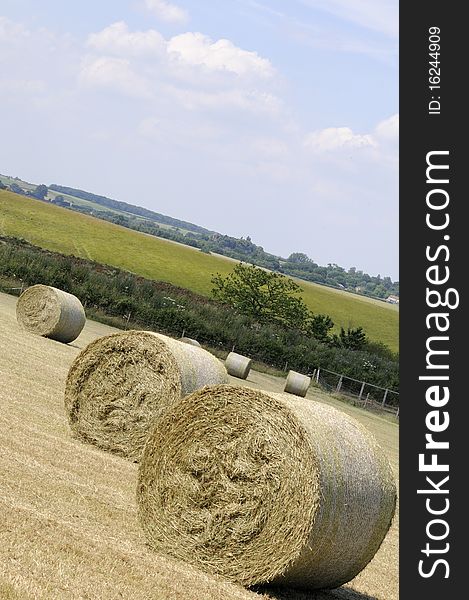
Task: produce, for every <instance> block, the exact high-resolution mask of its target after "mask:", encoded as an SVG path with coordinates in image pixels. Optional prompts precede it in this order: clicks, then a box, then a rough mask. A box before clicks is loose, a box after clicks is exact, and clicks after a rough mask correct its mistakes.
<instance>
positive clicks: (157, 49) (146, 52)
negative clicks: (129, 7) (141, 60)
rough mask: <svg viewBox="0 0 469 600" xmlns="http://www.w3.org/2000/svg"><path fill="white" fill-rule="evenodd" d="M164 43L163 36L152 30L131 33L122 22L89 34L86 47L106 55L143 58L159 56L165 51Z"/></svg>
mask: <svg viewBox="0 0 469 600" xmlns="http://www.w3.org/2000/svg"><path fill="white" fill-rule="evenodd" d="M165 43H166V42H165V39H164V38H163V36H162V35H161V34H160V33H159V32H158V31H155V30H154V29H149V30H148V31H133V32H131V31H129V28H128V27H127V24H126V23H124V21H119V22H117V23H113V24H112V25H109V26H108V27H106V28H104V29H103V30H102V31H99V32H98V33H91V34H90V35H89V36H88V40H87V42H86V45H87V46H88V47H89V48H93V49H94V50H98V51H99V52H104V53H106V54H117V55H120V56H126V57H129V56H132V57H143V56H154V55H159V54H161V53H162V52H164V51H165Z"/></svg>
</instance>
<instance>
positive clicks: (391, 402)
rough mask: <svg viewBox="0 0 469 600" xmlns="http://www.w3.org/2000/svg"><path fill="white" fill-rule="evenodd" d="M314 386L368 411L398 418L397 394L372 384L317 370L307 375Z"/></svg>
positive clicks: (325, 370) (324, 370)
mask: <svg viewBox="0 0 469 600" xmlns="http://www.w3.org/2000/svg"><path fill="white" fill-rule="evenodd" d="M309 375H310V377H311V378H312V379H313V381H315V382H316V384H318V385H320V386H321V387H322V388H323V389H325V390H327V391H328V392H331V393H334V394H340V395H341V396H346V397H348V398H351V399H352V400H353V404H355V405H357V406H361V407H362V408H366V409H368V410H381V411H385V412H388V413H391V414H394V415H395V416H396V417H399V392H396V391H395V390H390V389H388V388H383V387H379V386H377V385H374V384H373V383H367V382H366V381H360V380H358V379H353V378H352V377H347V376H346V375H343V374H341V373H335V372H334V371H328V370H327V369H323V368H317V369H313V371H312V372H311V373H309Z"/></svg>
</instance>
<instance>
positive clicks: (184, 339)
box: [180, 337, 201, 348]
mask: <svg viewBox="0 0 469 600" xmlns="http://www.w3.org/2000/svg"><path fill="white" fill-rule="evenodd" d="M180 341H181V342H184V343H185V344H190V345H191V346H197V347H198V348H201V346H200V344H199V342H198V341H197V340H193V339H192V338H188V337H182V338H181V340H180Z"/></svg>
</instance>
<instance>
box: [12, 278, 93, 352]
mask: <svg viewBox="0 0 469 600" xmlns="http://www.w3.org/2000/svg"><path fill="white" fill-rule="evenodd" d="M16 318H17V320H18V323H19V324H20V325H21V326H22V327H24V329H26V330H27V331H29V332H31V333H36V334H37V335H42V336H43V337H48V338H51V339H53V340H56V341H58V342H63V343H65V344H68V343H69V342H73V340H75V339H76V338H77V337H78V336H79V335H80V333H81V331H82V329H83V327H84V326H85V323H86V315H85V310H84V308H83V305H82V303H81V302H80V300H79V299H78V298H77V297H76V296H74V295H73V294H69V293H67V292H64V291H62V290H59V289H57V288H55V287H51V286H48V285H33V286H31V287H29V288H28V289H27V290H25V291H24V292H23V293H22V294H21V296H20V297H19V298H18V302H17V304H16Z"/></svg>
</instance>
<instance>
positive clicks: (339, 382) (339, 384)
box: [335, 375, 344, 393]
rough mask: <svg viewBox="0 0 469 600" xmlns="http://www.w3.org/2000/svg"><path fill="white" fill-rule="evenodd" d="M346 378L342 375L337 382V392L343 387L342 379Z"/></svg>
mask: <svg viewBox="0 0 469 600" xmlns="http://www.w3.org/2000/svg"><path fill="white" fill-rule="evenodd" d="M343 378H344V376H343V375H341V376H340V378H339V381H338V383H337V387H336V390H335V391H336V393H338V392H340V388H341V387H342V379H343Z"/></svg>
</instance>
